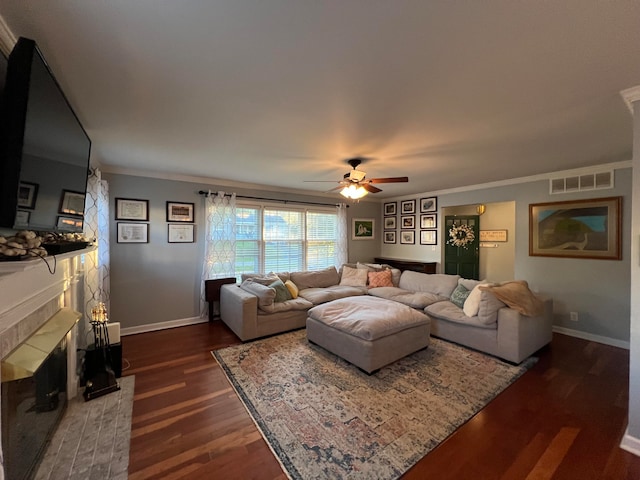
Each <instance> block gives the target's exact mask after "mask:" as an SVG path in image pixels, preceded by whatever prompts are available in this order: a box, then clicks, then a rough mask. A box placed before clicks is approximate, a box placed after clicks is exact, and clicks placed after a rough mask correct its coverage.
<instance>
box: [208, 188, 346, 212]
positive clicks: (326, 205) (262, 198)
mask: <svg viewBox="0 0 640 480" xmlns="http://www.w3.org/2000/svg"><path fill="white" fill-rule="evenodd" d="M198 193H199V194H200V195H204V196H205V197H208V196H209V192H207V191H206V190H200V191H198ZM211 193H214V192H211ZM236 198H245V199H247V200H266V201H270V202H282V203H285V204H286V203H295V204H298V205H321V206H323V207H337V206H339V205H340V204H339V203H319V202H302V201H298V200H281V199H278V198H265V197H250V196H247V195H236ZM347 208H349V205H347Z"/></svg>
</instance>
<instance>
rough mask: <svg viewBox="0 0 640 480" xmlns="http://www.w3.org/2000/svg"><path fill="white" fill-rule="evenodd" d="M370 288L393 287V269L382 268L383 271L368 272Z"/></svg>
mask: <svg viewBox="0 0 640 480" xmlns="http://www.w3.org/2000/svg"><path fill="white" fill-rule="evenodd" d="M368 278H369V288H375V287H393V282H392V281H391V270H382V271H381V272H368Z"/></svg>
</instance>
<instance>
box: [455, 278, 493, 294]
mask: <svg viewBox="0 0 640 480" xmlns="http://www.w3.org/2000/svg"><path fill="white" fill-rule="evenodd" d="M486 283H488V282H487V281H486V280H471V279H469V278H459V279H458V285H464V288H466V289H467V290H469V291H471V290H473V289H474V288H475V287H476V286H477V285H484V284H486Z"/></svg>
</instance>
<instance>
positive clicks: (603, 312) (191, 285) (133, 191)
mask: <svg viewBox="0 0 640 480" xmlns="http://www.w3.org/2000/svg"><path fill="white" fill-rule="evenodd" d="M104 176H105V178H106V179H107V180H108V181H109V185H110V197H111V203H112V205H111V212H112V213H111V231H112V234H111V285H112V287H111V291H112V295H111V298H112V300H111V309H112V312H111V315H112V318H113V320H114V321H120V322H121V323H122V326H123V328H128V327H139V326H143V325H149V324H156V323H159V322H168V321H172V320H180V319H188V318H193V317H197V316H198V315H199V295H200V268H201V266H200V260H199V259H201V258H202V256H203V247H204V245H203V241H202V238H203V237H202V234H203V232H202V228H203V225H204V216H203V199H202V197H201V196H199V195H198V194H197V191H198V190H200V189H209V188H210V189H211V190H213V191H217V190H225V191H231V190H234V191H236V193H238V194H240V195H255V196H261V197H269V198H280V199H288V200H292V201H293V200H298V201H316V202H321V203H332V199H327V198H326V197H313V196H308V197H307V196H300V195H292V194H285V193H273V192H267V191H248V190H242V189H237V188H234V189H231V188H230V187H217V186H215V185H214V186H212V185H205V184H196V183H190V182H180V181H172V180H161V179H155V178H146V177H137V176H129V175H118V174H105V175H104ZM615 185H616V187H615V189H612V190H603V191H596V192H581V193H576V194H567V195H554V196H551V195H549V193H548V188H549V184H548V181H547V180H541V181H535V182H530V183H520V184H514V185H508V186H502V187H493V188H486V189H481V190H473V191H467V192H456V193H447V194H442V195H438V222H439V223H440V224H441V222H442V212H443V210H445V209H447V208H449V207H456V206H460V205H476V204H478V203H484V204H486V205H487V208H488V209H490V208H491V204H501V203H505V202H506V203H508V204H511V205H512V206H511V207H508V208H506V209H504V210H503V211H504V212H505V213H504V215H505V217H504V222H502V221H500V219H496V218H494V219H492V220H491V225H490V226H487V227H486V228H492V229H493V228H495V229H502V228H507V229H508V230H509V238H510V241H513V242H514V243H513V244H512V246H510V247H509V248H513V251H514V261H513V275H512V276H513V278H518V279H525V280H527V281H528V282H529V284H530V286H531V288H532V289H533V290H534V291H538V292H540V293H542V294H546V295H549V296H550V297H552V298H553V299H554V317H555V318H554V322H555V325H556V326H559V327H564V328H567V329H571V330H578V331H581V332H584V333H586V334H592V335H598V336H602V337H608V338H611V339H614V340H618V341H621V342H627V341H628V340H629V328H630V322H629V318H630V292H629V284H630V265H629V257H630V244H629V241H628V239H629V236H630V221H629V219H630V218H631V169H623V170H618V171H616V173H615ZM617 195H620V196H623V197H624V200H623V219H624V222H623V223H624V228H623V239H624V241H623V260H622V261H612V260H589V259H571V258H545V257H530V256H529V244H528V242H529V235H528V232H529V210H528V209H529V204H530V203H538V202H546V201H552V200H573V199H579V198H594V197H603V196H617ZM424 196H426V195H425V194H422V195H417V196H415V197H403V198H402V199H405V198H416V199H418V200H419V199H420V198H421V197H424ZM116 197H125V198H142V199H148V200H149V201H150V222H149V223H150V243H149V244H118V243H116V239H115V232H116V225H115V224H116V222H115V220H114V219H113V217H114V213H113V212H114V209H113V205H114V199H115V198H116ZM167 200H170V201H178V202H194V203H195V204H196V242H195V243H194V244H169V243H168V242H167V223H166V218H165V204H166V201H167ZM398 200H400V199H398ZM386 201H388V200H386ZM381 207H382V204H381V203H377V202H367V201H361V202H360V203H354V204H350V208H349V214H348V215H349V235H350V237H351V219H352V218H373V219H375V223H376V225H375V240H350V242H349V261H350V262H356V261H371V260H372V259H373V258H374V257H375V256H378V255H381V256H389V257H396V258H405V259H413V260H420V261H434V262H438V263H440V262H441V254H442V237H443V232H442V228H441V227H440V228H439V238H438V245H436V246H434V247H431V246H425V245H419V237H418V236H417V237H416V242H417V243H416V244H415V245H400V244H395V245H389V244H384V243H383V242H382V209H381ZM485 215H487V213H485ZM483 217H484V215H483ZM487 218H489V217H487ZM416 220H417V221H419V212H418V213H417V214H416ZM487 221H488V220H487ZM510 225H512V227H511V226H510ZM482 228H485V226H484V225H483V227H482ZM416 233H417V235H419V229H416ZM483 251H484V249H483ZM492 253H493V252H492ZM481 255H482V253H481ZM507 264H508V263H506V264H505V265H507ZM492 268H493V266H492V265H491V264H487V265H485V269H486V271H485V273H486V275H487V277H488V276H489V273H490V272H492ZM505 268H506V269H507V270H508V268H509V267H508V266H507V267H505ZM501 271H502V272H503V273H499V274H495V275H498V276H501V275H506V273H504V272H505V270H504V269H503V270H501ZM498 279H499V278H496V280H498ZM573 311H575V312H578V314H579V321H578V322H571V321H570V320H569V312H573Z"/></svg>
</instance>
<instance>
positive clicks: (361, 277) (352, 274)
mask: <svg viewBox="0 0 640 480" xmlns="http://www.w3.org/2000/svg"><path fill="white" fill-rule="evenodd" d="M367 273H368V272H367V271H366V270H362V269H360V268H351V267H347V266H346V265H344V266H343V267H342V275H341V276H340V285H346V286H349V287H366V286H367Z"/></svg>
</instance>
